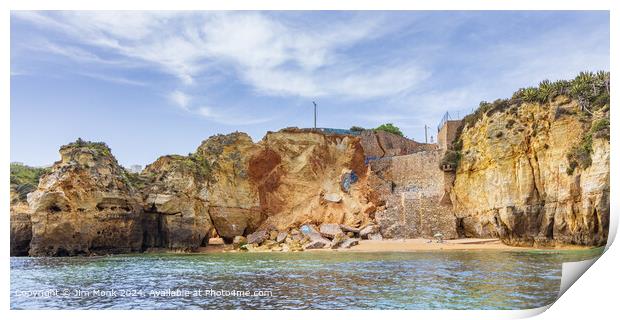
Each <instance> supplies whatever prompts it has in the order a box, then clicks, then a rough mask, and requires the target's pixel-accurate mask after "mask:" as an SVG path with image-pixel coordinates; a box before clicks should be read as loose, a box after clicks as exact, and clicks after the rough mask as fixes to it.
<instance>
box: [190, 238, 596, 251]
mask: <svg viewBox="0 0 620 320" xmlns="http://www.w3.org/2000/svg"><path fill="white" fill-rule="evenodd" d="M591 248H592V247H586V246H575V245H572V246H571V245H562V246H556V247H542V248H540V247H538V248H537V247H516V246H509V245H506V244H504V243H502V242H501V241H500V240H499V239H497V238H492V239H482V238H467V239H454V240H444V241H443V242H442V243H438V242H437V241H435V240H433V241H432V242H430V240H429V239H422V238H420V239H384V240H360V242H359V244H358V245H356V246H353V247H351V248H349V249H335V250H332V249H313V250H307V251H329V252H416V251H440V250H443V251H457V250H502V251H532V250H587V249H591ZM216 252H239V251H236V250H234V249H233V247H232V245H226V244H211V245H208V246H206V247H201V248H199V249H198V250H197V251H195V252H194V253H216Z"/></svg>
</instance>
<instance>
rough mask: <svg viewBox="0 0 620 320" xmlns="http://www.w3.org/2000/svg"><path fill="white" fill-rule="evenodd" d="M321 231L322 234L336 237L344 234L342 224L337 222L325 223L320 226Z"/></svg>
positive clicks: (331, 237) (327, 236)
mask: <svg viewBox="0 0 620 320" xmlns="http://www.w3.org/2000/svg"><path fill="white" fill-rule="evenodd" d="M319 232H320V233H321V235H322V236H324V237H326V238H329V239H334V238H335V237H336V236H340V235H344V232H342V229H340V225H338V224H337V223H324V224H322V225H321V226H320V227H319Z"/></svg>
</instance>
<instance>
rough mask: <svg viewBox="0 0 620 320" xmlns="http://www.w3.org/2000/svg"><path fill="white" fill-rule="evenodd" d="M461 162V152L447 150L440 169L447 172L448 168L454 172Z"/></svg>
mask: <svg viewBox="0 0 620 320" xmlns="http://www.w3.org/2000/svg"><path fill="white" fill-rule="evenodd" d="M460 160H461V152H459V151H454V150H446V153H444V155H443V158H442V159H441V163H440V164H439V169H442V170H445V169H446V168H451V169H452V170H454V169H456V167H457V166H458V163H459V161H460Z"/></svg>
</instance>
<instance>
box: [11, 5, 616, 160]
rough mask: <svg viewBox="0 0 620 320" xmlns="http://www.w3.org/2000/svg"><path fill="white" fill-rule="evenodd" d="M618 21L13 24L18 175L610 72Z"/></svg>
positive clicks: (319, 18)
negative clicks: (95, 151) (98, 146)
mask: <svg viewBox="0 0 620 320" xmlns="http://www.w3.org/2000/svg"><path fill="white" fill-rule="evenodd" d="M609 37H610V35H609V13H608V12H606V11H538V12H537V11H479V12H477V11H428V12H425V11H399V12H396V11H392V12H382V11H362V12H357V11H330V12H321V11H314V12H312V11H306V12H304V11H255V12H253V11H240V12H223V11H217V12H206V11H197V12H191V11H183V12H155V11H144V12H131V11H129V12H128V11H124V12H101V11H49V12H45V11H12V13H11V49H10V50H11V154H10V156H11V161H18V162H23V163H25V164H28V165H34V166H42V165H49V164H52V163H53V162H54V161H57V160H58V159H59V155H58V149H59V147H60V146H61V145H63V144H66V143H69V142H71V141H74V140H75V139H77V138H78V137H81V138H83V139H85V140H91V141H104V142H106V143H107V144H108V145H109V146H110V148H111V149H112V153H113V154H114V155H115V156H116V158H117V159H118V161H119V163H121V164H122V165H124V166H130V165H134V164H139V165H146V164H148V163H151V162H153V161H155V160H156V159H157V158H158V157H159V156H161V155H165V154H182V155H184V154H188V153H190V152H193V151H195V149H196V147H197V146H198V145H199V144H200V142H201V141H202V140H204V139H207V138H208V137H209V136H212V135H214V134H219V133H223V134H226V133H230V132H234V131H242V132H246V133H248V134H249V135H250V136H251V137H252V139H253V140H254V141H255V142H256V141H259V140H260V139H262V137H263V136H264V135H265V133H266V132H267V131H277V130H279V129H281V128H285V127H301V128H307V127H312V126H313V107H312V101H316V103H317V104H318V119H317V122H318V124H317V126H318V127H327V128H349V127H351V126H353V125H356V126H362V127H366V128H374V127H377V126H378V125H380V124H382V123H393V124H395V125H396V126H398V127H400V128H401V130H402V131H403V133H404V134H405V135H406V136H407V137H409V138H412V139H415V140H416V141H424V126H425V125H428V126H429V127H430V129H429V136H431V135H432V136H433V138H435V136H436V133H437V124H438V122H439V121H440V120H441V117H442V116H443V114H444V113H445V112H446V111H448V112H450V114H451V115H452V117H453V118H457V117H462V116H464V115H465V114H467V113H469V112H471V111H472V110H473V109H475V108H476V107H477V106H478V104H479V102H480V101H493V100H495V99H497V98H506V97H510V96H511V95H512V93H513V92H514V91H516V90H517V89H518V88H522V87H527V86H532V85H537V84H538V83H539V82H540V81H541V80H544V79H549V80H557V79H570V78H573V77H574V76H575V75H576V74H577V73H579V72H580V71H583V70H591V71H596V70H609V63H610V62H609Z"/></svg>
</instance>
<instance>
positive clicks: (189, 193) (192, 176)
mask: <svg viewBox="0 0 620 320" xmlns="http://www.w3.org/2000/svg"><path fill="white" fill-rule="evenodd" d="M208 174H209V172H208V167H206V165H205V164H204V163H201V159H198V158H195V157H183V156H163V157H160V158H159V159H157V161H155V162H153V163H152V164H150V165H149V166H147V167H146V168H145V169H144V171H143V172H142V174H141V176H140V177H138V178H139V179H141V180H139V181H140V182H141V185H142V188H140V192H141V195H142V203H143V206H144V243H143V247H144V248H154V247H155V248H168V249H178V250H193V249H196V248H198V247H199V246H200V245H201V244H203V243H204V242H205V241H208V235H209V233H210V232H211V231H212V229H213V225H212V223H211V218H210V217H209V207H208V202H207V189H206V187H207V184H206V183H207V179H208V177H209V175H208Z"/></svg>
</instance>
